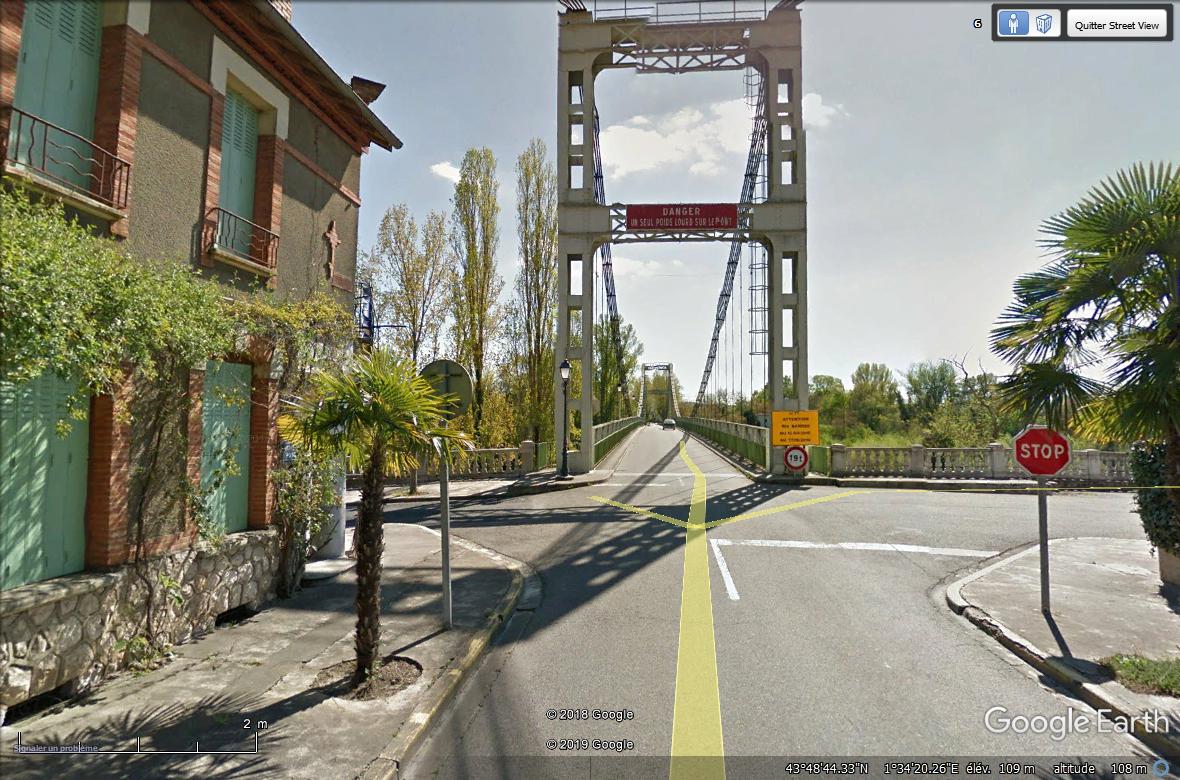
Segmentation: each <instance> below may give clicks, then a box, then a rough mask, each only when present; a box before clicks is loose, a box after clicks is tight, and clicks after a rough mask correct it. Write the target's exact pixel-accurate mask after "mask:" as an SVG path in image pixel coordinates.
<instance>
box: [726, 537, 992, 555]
mask: <svg viewBox="0 0 1180 780" xmlns="http://www.w3.org/2000/svg"><path fill="white" fill-rule="evenodd" d="M712 542H713V544H715V545H719V544H739V545H746V546H749V547H791V548H795V549H804V550H874V551H878V552H908V553H921V554H923V555H947V556H951V557H956V558H990V557H991V556H993V555H998V554H999V551H998V550H966V549H963V548H961V547H926V546H924V545H919V544H888V543H882V542H801V541H789V540H784V539H713V540H712Z"/></svg>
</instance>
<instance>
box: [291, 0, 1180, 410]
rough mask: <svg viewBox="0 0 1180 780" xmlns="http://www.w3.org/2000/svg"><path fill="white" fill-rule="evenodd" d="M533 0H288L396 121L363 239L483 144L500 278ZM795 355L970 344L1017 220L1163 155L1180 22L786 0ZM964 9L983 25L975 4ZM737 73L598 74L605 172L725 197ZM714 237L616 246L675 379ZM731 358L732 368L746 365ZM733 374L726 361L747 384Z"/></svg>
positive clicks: (366, 195) (649, 355) (548, 32)
mask: <svg viewBox="0 0 1180 780" xmlns="http://www.w3.org/2000/svg"><path fill="white" fill-rule="evenodd" d="M558 8H559V6H558V4H557V3H554V2H527V3H500V2H481V3H448V2H427V3H415V2H379V1H370V2H363V3H350V2H315V1H314V0H295V3H294V22H295V25H296V27H297V28H298V29H299V30H300V32H301V33H302V34H303V35H304V36H305V37H306V38H307V39H308V41H309V42H310V43H311V44H312V45H313V46H315V47H316V49H317V50H319V51H320V53H321V54H322V55H323V56H324V58H325V59H326V60H327V61H328V62H329V63H330V64H331V65H332V66H333V67H334V68H336V70H337V72H339V73H340V74H341V75H342V76H344V77H345V78H346V79H347V77H348V76H350V75H353V74H358V75H362V76H365V77H367V78H371V79H374V80H376V81H380V82H383V83H385V84H388V85H389V86H388V88H387V89H386V91H385V94H384V95H383V96H382V97H381V98H380V99H379V100H378V101H377V102H376V103H374V105H373V108H374V110H375V111H376V112H377V113H378V115H380V116H381V117H382V118H383V119H384V120H385V121H386V122H387V123H388V124H389V126H390V127H391V128H393V130H394V132H396V133H397V134H398V136H399V137H400V138H402V140H403V141H404V142H405V146H404V148H403V149H401V150H398V151H395V152H393V153H388V152H385V151H384V150H381V149H377V148H374V150H373V151H372V153H371V154H370V155H369V156H368V157H367V158H366V159H365V162H364V167H363V172H362V182H361V197H362V200H363V202H364V205H363V206H362V209H361V246H362V247H366V246H369V245H371V244H372V242H373V238H374V235H375V232H376V225H377V223H378V221H379V219H380V217H381V214H382V212H383V211H384V209H385V208H386V207H387V206H389V205H391V204H394V203H398V202H406V203H407V204H409V206H410V207H411V209H412V210H413V211H414V212H415V213H416V214H418V215H420V216H421V215H424V214H425V213H426V212H427V211H428V210H430V209H445V208H447V206H448V202H449V199H450V196H451V192H452V182H451V181H450V180H448V178H446V176H447V175H448V174H449V170H450V169H449V168H448V167H447V166H448V165H450V166H454V165H457V164H458V162H459V161H460V160H461V159H462V156H463V152H464V150H465V149H467V148H468V147H470V146H488V147H490V148H491V149H492V151H493V152H494V153H495V155H496V157H497V159H498V160H499V174H500V182H501V184H500V195H501V204H502V208H503V214H502V220H501V236H502V238H501V242H500V253H499V257H498V263H499V267H500V269H501V274H502V275H503V276H504V277H505V280H506V287H507V286H508V285H510V283H511V280H512V278H513V277H514V276H515V267H516V259H515V256H516V240H515V213H514V209H513V203H514V197H515V193H514V176H513V170H512V166H513V163H514V160H515V157H516V155H517V154H518V153H519V152H520V151H521V150H522V149H523V148H524V147H525V145H526V144H527V143H528V140H529V139H530V138H532V137H534V136H539V137H541V138H542V139H544V140H545V142H546V143H547V144H548V145H549V146H550V149H552V147H553V146H554V144H555V136H556V119H555V115H554V114H555V101H556V74H555V68H556V65H555V63H556V35H557V28H556V23H557V10H558ZM802 13H803V36H804V42H803V58H804V73H803V91H804V93H806V97H805V98H804V100H805V102H804V121H805V123H806V125H807V127H808V137H807V139H808V160H807V169H808V221H809V236H808V249H809V258H810V259H809V277H810V279H809V281H810V330H811V340H810V341H811V343H810V360H811V373H812V374H818V373H824V374H834V375H837V376H840V377H843V378H844V379H845V381H846V382H847V380H848V377H849V375H850V374H851V372H852V370H853V369H854V368H855V367H856V365H857V364H858V363H860V362H862V361H876V362H885V363H887V364H889V365H890V366H891V367H893V368H895V369H904V368H905V367H906V366H908V365H909V364H910V363H912V362H914V361H918V360H924V359H930V358H939V357H945V356H949V355H952V354H957V355H960V356H961V355H963V354H964V353H967V354H968V355H969V357H968V362H969V363H970V364H971V365H973V366H974V364H975V362H976V360H978V359H982V360H983V364H984V365H985V366H986V367H988V368H989V369H991V370H996V369H1002V365H1001V364H1000V363H998V362H997V361H995V360H994V359H992V358H990V356H988V354H987V351H986V349H987V334H988V330H989V329H990V327H991V326H992V324H993V323H994V321H995V319H996V316H997V315H998V314H999V313H1000V311H1001V310H1002V309H1003V307H1004V306H1005V305H1006V303H1007V302H1008V300H1009V298H1010V291H1011V284H1012V281H1013V279H1014V278H1015V277H1016V276H1017V275H1018V274H1020V273H1023V272H1027V271H1030V270H1033V269H1034V268H1036V267H1037V265H1038V264H1039V262H1040V253H1039V251H1038V249H1037V247H1036V243H1035V242H1036V239H1037V225H1038V224H1039V223H1040V221H1041V220H1043V219H1044V218H1046V217H1048V216H1051V215H1052V214H1053V213H1054V212H1056V211H1059V210H1061V209H1063V208H1065V207H1066V206H1068V205H1069V204H1071V203H1072V202H1074V201H1076V200H1078V199H1079V198H1080V197H1081V196H1083V195H1084V194H1085V192H1086V190H1087V189H1088V188H1089V187H1091V186H1093V185H1094V184H1096V183H1097V182H1098V181H1099V180H1100V179H1101V178H1102V177H1104V176H1106V175H1109V174H1111V173H1113V172H1115V171H1116V170H1117V169H1118V168H1120V167H1122V166H1126V165H1128V164H1130V163H1132V162H1135V161H1139V160H1144V161H1148V160H1168V161H1173V162H1180V78H1178V77H1177V74H1180V43H1176V42H1173V43H1122V44H1112V43H1052V44H1038V43H1023V44H1014V43H995V42H993V41H992V40H991V37H990V30H989V28H988V25H987V24H986V21H987V18H988V15H989V13H990V5H989V4H987V3H974V2H971V3H966V2H964V3H958V2H955V3H942V2H940V3H931V2H925V3H893V2H872V3H853V2H842V1H840V2H837V1H834V0H828V1H827V2H822V1H818V0H810V1H809V2H806V3H805V4H804V6H803V12H802ZM975 17H983V18H984V20H985V25H984V29H982V30H976V29H975V28H974V26H973V25H972V20H973V19H974V18H975ZM742 95H743V88H742V77H741V74H740V73H736V72H731V73H715V74H689V75H682V76H669V75H637V74H635V73H632V72H627V71H621V70H611V71H606V72H605V73H603V74H602V75H600V76H599V77H598V80H597V82H596V96H597V98H598V101H599V111H600V114H601V117H602V123H603V127H604V128H605V131H604V133H603V150H604V163H605V166H604V167H605V169H606V191H607V197H608V200H610V201H620V202H645V201H649V202H658V201H682V202H692V201H699V202H716V201H727V200H728V201H732V200H736V198H737V195H738V193H739V192H740V185H741V175H742V171H743V169H744V162H745V149H746V143H747V138H746V135H745V133H746V132H747V127H748V116H747V115H746V113H745V107H744V104H743V103H742V102H741V98H742ZM727 254H728V247H727V246H725V245H722V244H691V245H680V246H677V245H669V244H648V245H643V244H639V245H636V244H630V245H624V246H619V247H616V249H615V257H616V273H617V277H618V296H619V307H620V310H621V312H622V314H623V316H624V317H626V318H628V319H629V320H630V321H632V322H633V323H634V324H635V326H636V328H637V330H638V332H639V336H640V339H641V340H642V341H643V342H644V344H645V346H646V353H645V359H647V360H653V361H671V362H673V363H675V364H676V368H677V374H678V375H679V376H680V378H681V381H682V382H683V383H684V384H685V385H686V386H688V388H690V389H691V388H695V386H696V385H697V383H698V382H699V381H700V371H701V368H702V366H703V364H704V357H705V351H706V347H707V345H708V340H709V335H710V333H711V331H712V322H713V311H714V309H715V306H716V296H717V292H718V289H719V287H720V284H721V278H722V273H723V271H724V266H725V259H726V256H727ZM747 371H748V369H747ZM748 386H749V382H748V381H747V382H746V387H747V388H748Z"/></svg>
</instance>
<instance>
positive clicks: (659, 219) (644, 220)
mask: <svg viewBox="0 0 1180 780" xmlns="http://www.w3.org/2000/svg"><path fill="white" fill-rule="evenodd" d="M737 225H738V207H737V204H736V203H642V204H637V205H630V206H627V229H628V230H737Z"/></svg>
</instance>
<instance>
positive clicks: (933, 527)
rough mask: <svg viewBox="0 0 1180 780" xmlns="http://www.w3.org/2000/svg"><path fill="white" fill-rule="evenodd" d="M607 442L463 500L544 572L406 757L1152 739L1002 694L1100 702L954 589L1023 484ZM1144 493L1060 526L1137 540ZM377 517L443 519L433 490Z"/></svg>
mask: <svg viewBox="0 0 1180 780" xmlns="http://www.w3.org/2000/svg"><path fill="white" fill-rule="evenodd" d="M612 457H613V458H615V459H616V460H617V464H615V471H614V475H613V476H612V477H611V478H610V479H609V480H607V481H606V482H604V483H602V484H600V485H596V486H591V487H586V488H579V489H576V490H570V491H566V492H562V493H553V494H542V495H535V496H523V497H519V498H513V499H505V500H487V501H470V502H465V503H463V504H462V505H460V506H456V507H455V508H453V510H452V523H453V526H454V529H455V533H456V534H458V535H460V536H463V537H466V538H468V539H471V540H473V541H475V542H477V543H479V544H481V545H484V546H486V547H489V548H492V549H494V550H497V551H500V552H502V553H505V554H507V555H510V556H512V557H514V558H518V559H520V560H523V561H525V562H527V563H529V564H531V565H532V566H533V567H534V568H535V569H536V570H537V572H538V573H539V574H540V576H541V579H542V582H543V585H544V594H543V598H542V600H541V603H540V606H539V607H538V608H537V609H536V610H535V611H533V612H517V613H516V614H515V616H514V617H513V618H512V619H511V620H510V621H509V623H508V624H507V625H506V626H505V628H504V631H503V632H502V633H501V635H500V636H499V638H498V639H497V640H496V641H495V643H494V645H493V647H492V648H491V650H490V652H489V653H488V654H487V656H486V657H485V659H484V661H483V663H482V664H481V665H480V666H479V667H478V668H477V669H476V670H475V671H474V673H473V674H472V675H471V676H470V677H469V679H468V681H467V682H466V683H465V684H464V686H463V688H462V689H461V691H460V692H459V694H458V696H457V697H456V699H455V700H454V702H453V703H452V705H451V706H450V708H449V711H448V713H447V714H446V715H445V716H444V717H443V718H442V719H441V720H440V721H439V723H438V724H437V725H436V726H435V727H433V728H432V731H431V734H430V736H429V738H428V739H427V741H426V742H425V743H424V744H423V746H422V748H421V749H420V750H419V751H418V753H417V754H416V756H415V757H414V758H413V760H412V761H411V762H410V764H409V766H408V767H405V768H404V771H403V776H406V777H448V778H449V777H476V776H478V777H481V778H498V777H503V778H521V777H661V778H666V777H669V776H671V777H673V778H677V777H722V776H728V777H730V778H737V777H761V776H767V777H769V776H781V775H782V772H783V764H784V763H785V760H787V759H788V758H790V757H804V756H808V757H810V756H841V757H843V756H920V757H935V756H980V757H984V756H1028V757H1033V756H1053V757H1066V756H1069V757H1077V756H1129V755H1140V756H1145V757H1146V756H1149V755H1150V754H1149V753H1148V752H1147V751H1146V750H1145V748H1144V747H1143V746H1142V745H1140V743H1138V742H1136V741H1135V740H1133V739H1132V738H1131V737H1128V736H1124V735H1120V734H1111V733H1094V732H1093V730H1091V731H1089V732H1087V733H1065V734H1061V735H1053V734H1048V733H1032V732H1031V730H1030V729H1029V728H1021V726H1020V724H1021V721H1020V720H1019V718H1014V717H1013V716H1024V717H1026V718H1033V717H1034V716H1044V717H1045V718H1046V719H1052V718H1053V717H1054V716H1062V717H1064V718H1070V717H1071V715H1072V714H1073V713H1077V712H1082V713H1089V714H1090V715H1093V711H1092V710H1090V709H1089V708H1088V707H1087V706H1086V705H1085V704H1084V703H1082V702H1080V701H1078V700H1076V699H1073V698H1070V697H1068V696H1067V695H1066V694H1065V693H1064V692H1063V691H1061V690H1059V689H1057V688H1055V687H1054V685H1053V683H1052V682H1051V681H1049V680H1047V679H1042V678H1040V677H1038V675H1037V674H1036V673H1035V672H1033V671H1032V670H1031V669H1030V668H1029V667H1027V666H1026V665H1025V664H1024V663H1023V662H1022V661H1020V660H1019V659H1017V658H1016V657H1015V656H1013V655H1011V654H1009V653H1008V652H1007V651H1006V650H1004V649H1003V648H1001V647H1000V646H999V645H997V644H996V643H994V642H992V641H991V640H990V639H989V638H988V637H986V636H984V635H983V634H982V633H980V632H979V631H977V630H976V629H974V628H973V627H972V626H970V625H969V624H968V623H967V622H966V621H965V620H964V619H963V618H962V617H960V616H957V615H955V614H954V613H953V612H951V611H950V610H949V609H948V608H947V607H946V604H945V602H944V600H943V590H944V588H945V585H946V583H947V582H949V581H951V580H952V579H954V578H955V577H956V576H961V575H962V574H963V573H965V572H967V571H970V570H971V569H972V568H974V567H978V566H980V565H982V564H983V563H984V562H985V561H987V560H988V559H989V558H991V557H993V556H995V555H998V554H1000V553H1002V552H1004V551H1007V550H1011V549H1014V548H1016V547H1019V546H1022V545H1025V544H1028V543H1030V542H1032V541H1034V540H1035V539H1036V501H1035V499H1034V498H1033V497H1031V496H1014V495H990V494H978V493H971V494H948V493H936V492H921V491H896V490H881V489H869V490H858V489H848V488H838V487H821V486H808V487H802V488H794V489H792V488H788V487H786V486H781V485H766V484H755V483H752V482H750V481H749V480H748V479H746V478H745V477H744V476H742V475H741V474H739V473H738V472H737V471H736V470H734V469H733V468H732V467H731V466H730V465H729V464H728V463H727V462H726V461H724V460H723V459H721V458H720V457H718V456H717V455H716V454H714V453H713V452H712V451H711V450H709V449H708V448H706V447H704V446H703V445H701V444H700V443H698V442H697V441H695V440H693V439H691V438H689V437H686V436H684V434H683V433H681V432H679V431H664V430H660V429H658V428H655V427H647V428H644V429H641V430H640V431H638V432H637V433H636V434H635V435H634V436H632V437H631V438H630V439H629V440H628V441H627V442H626V443H625V444H623V445H621V446H620V448H619V452H618V454H615V455H612ZM1132 510H1133V506H1132V499H1131V498H1130V497H1129V496H1127V495H1123V494H1069V493H1065V494H1058V495H1054V496H1053V497H1052V498H1051V500H1050V531H1051V535H1052V536H1055V537H1075V536H1102V537H1113V538H1125V539H1136V540H1142V539H1143V533H1142V529H1141V527H1140V525H1139V523H1138V520H1137V518H1136V516H1135V515H1134V514H1133V511H1132ZM387 520H388V521H395V522H421V523H425V524H428V525H433V524H436V523H437V516H436V508H435V507H434V506H432V505H410V506H405V507H396V508H391V509H390V510H389V511H388V512H387ZM706 529H707V530H706ZM997 708H999V709H997ZM718 710H719V712H718ZM989 711H990V714H989ZM997 713H999V714H998V715H997ZM1005 716H1007V720H1005ZM1012 720H1016V723H1017V725H1016V726H1013V725H1012V724H1011V721H1012ZM1057 736H1060V738H1057ZM595 740H598V742H595ZM719 754H720V755H719Z"/></svg>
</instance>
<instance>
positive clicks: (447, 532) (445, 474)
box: [438, 456, 452, 628]
mask: <svg viewBox="0 0 1180 780" xmlns="http://www.w3.org/2000/svg"><path fill="white" fill-rule="evenodd" d="M439 461H440V466H441V469H440V473H439V478H438V495H439V502H440V507H439V515H440V516H441V519H442V577H443V585H442V599H443V625H444V626H445V627H446V628H450V627H451V625H452V620H451V617H452V615H451V490H450V487H451V485H450V482H451V465H450V463H448V462H447V458H446V457H445V456H444V457H441V458H439Z"/></svg>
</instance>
